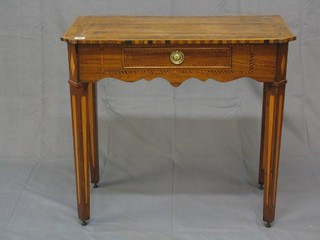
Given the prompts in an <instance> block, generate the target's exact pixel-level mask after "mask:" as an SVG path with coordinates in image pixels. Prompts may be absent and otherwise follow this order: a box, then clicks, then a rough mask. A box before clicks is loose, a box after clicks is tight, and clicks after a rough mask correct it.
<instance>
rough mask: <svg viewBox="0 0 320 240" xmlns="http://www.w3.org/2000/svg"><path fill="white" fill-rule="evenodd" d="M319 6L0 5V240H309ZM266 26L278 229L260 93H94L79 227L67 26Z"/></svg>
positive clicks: (314, 194) (300, 2) (318, 176)
mask: <svg viewBox="0 0 320 240" xmlns="http://www.w3.org/2000/svg"><path fill="white" fill-rule="evenodd" d="M319 12H320V1H319V0H313V1H312V0H269V1H264V0H259V1H249V0H247V1H246V0H238V1H231V0H220V1H218V0H215V1H212V0H211V1H210V0H185V1H183V0H127V1H125V0H106V1H102V0H86V1H85V0H55V1H52V0H42V1H41V0H20V1H19V0H10V1H9V0H0V216H1V217H0V239H1V240H7V239H10V240H11V239H33V240H35V239H121V240H122V239H139V240H141V239H166V240H167V239H179V240H180V239H190V240H191V239H192V240H193V239H199V240H200V239H273V240H274V239H304V240H305V239H319V237H320V230H319V229H320V204H319V199H320V185H319V182H320V159H319V156H320V148H319V141H320V104H319V101H320V97H319V92H320V81H319V73H320V72H319V64H320V27H319V23H320V14H319ZM226 14H278V15H281V16H283V17H284V19H285V20H286V21H287V23H288V24H289V25H290V27H291V29H292V30H293V32H294V33H295V34H296V35H297V40H296V41H295V42H292V43H290V47H289V62H288V74H287V75H288V84H287V95H286V102H285V117H284V126H283V139H282V151H281V161H280V178H279V189H278V205H277V212H276V222H275V224H274V226H273V227H272V228H271V229H266V228H265V227H264V226H263V223H262V192H261V191H259V190H258V189H257V173H258V162H259V142H260V115H261V93H262V92H261V85H260V84H258V83H256V82H255V81H252V80H250V79H241V80H238V81H234V82H229V83H225V84H222V83H218V82H215V81H213V80H209V81H207V82H205V83H203V82H201V81H198V80H196V79H190V80H188V81H186V82H184V83H183V84H182V85H181V86H180V87H178V88H173V87H172V86H171V85H170V84H169V83H168V82H167V81H165V80H163V79H155V80H153V81H150V82H147V81H145V80H141V81H139V82H136V83H124V82H121V81H118V80H115V79H107V80H103V81H100V82H99V86H98V87H99V90H98V92H99V99H98V101H99V102H98V103H99V139H100V165H101V170H100V172H101V184H100V185H101V187H100V188H98V189H95V190H92V191H91V192H92V208H91V209H92V210H91V212H92V220H91V221H90V224H89V225H88V226H86V227H82V226H81V225H79V222H78V220H77V213H76V199H75V180H74V167H73V150H72V135H71V120H70V118H71V116H70V103H69V88H68V84H67V79H68V70H67V52H66V44H65V43H63V42H60V40H59V38H60V37H61V36H62V35H63V33H64V32H65V31H66V30H67V28H68V27H69V26H70V24H71V23H72V21H73V20H74V19H75V18H76V16H78V15H187V16H189V15H226Z"/></svg>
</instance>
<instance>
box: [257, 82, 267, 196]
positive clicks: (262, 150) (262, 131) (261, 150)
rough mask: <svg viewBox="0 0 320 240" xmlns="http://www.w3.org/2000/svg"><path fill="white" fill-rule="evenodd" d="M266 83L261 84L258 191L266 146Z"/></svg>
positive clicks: (261, 181) (262, 178) (260, 185)
mask: <svg viewBox="0 0 320 240" xmlns="http://www.w3.org/2000/svg"><path fill="white" fill-rule="evenodd" d="M266 89H267V86H266V83H264V84H263V100H262V121H261V142H260V164H259V180H258V183H259V189H261V190H262V189H263V184H264V183H263V181H264V168H263V166H264V164H263V159H265V156H264V154H265V153H266V149H265V148H266V146H265V141H264V138H265V128H266V126H265V125H266V121H265V117H266V110H268V109H267V108H266Z"/></svg>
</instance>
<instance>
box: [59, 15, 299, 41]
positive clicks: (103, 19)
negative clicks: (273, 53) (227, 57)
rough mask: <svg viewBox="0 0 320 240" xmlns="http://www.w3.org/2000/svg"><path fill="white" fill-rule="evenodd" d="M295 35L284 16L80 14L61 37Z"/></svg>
mask: <svg viewBox="0 0 320 240" xmlns="http://www.w3.org/2000/svg"><path fill="white" fill-rule="evenodd" d="M295 38H296V37H295V36H294V35H293V34H292V32H291V31H290V29H289V28H288V26H287V25H286V23H285V22H284V20H283V19H282V18H281V17H280V16H209V17H204V16H203V17H201V16H200V17H194V16H190V17H189V16H188V17H180V16H173V17H172V16H80V17H78V18H77V19H76V20H75V21H74V23H73V24H72V26H71V27H70V28H69V30H68V31H67V32H66V33H65V35H64V36H63V37H62V38H61V40H62V41H66V42H69V43H73V44H102V43H104V44H237V43H241V44H243V43H256V44H263V43H287V42H289V41H292V40H295Z"/></svg>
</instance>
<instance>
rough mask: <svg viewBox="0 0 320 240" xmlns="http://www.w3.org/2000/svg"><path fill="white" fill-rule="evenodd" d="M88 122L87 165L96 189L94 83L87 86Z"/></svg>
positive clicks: (96, 156)
mask: <svg viewBox="0 0 320 240" xmlns="http://www.w3.org/2000/svg"><path fill="white" fill-rule="evenodd" d="M88 121H89V163H90V170H91V171H90V172H91V183H93V184H94V187H95V188H96V187H98V183H99V178H100V177H99V155H98V154H99V151H98V129H97V128H98V124H97V89H96V83H89V84H88Z"/></svg>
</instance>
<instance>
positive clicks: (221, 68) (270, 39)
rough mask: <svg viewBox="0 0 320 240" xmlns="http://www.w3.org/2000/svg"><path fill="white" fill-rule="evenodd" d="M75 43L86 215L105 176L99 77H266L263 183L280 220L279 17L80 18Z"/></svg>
mask: <svg viewBox="0 0 320 240" xmlns="http://www.w3.org/2000/svg"><path fill="white" fill-rule="evenodd" d="M61 40H63V41H65V42H67V43H68V56H69V72H70V78H69V83H70V90H71V91H70V94H71V108H72V110H71V112H72V124H73V139H74V157H75V173H76V188H77V203H78V215H79V218H80V219H81V220H82V223H83V225H85V224H86V221H87V220H89V218H90V188H89V187H90V186H89V182H90V179H89V169H90V173H91V174H90V175H91V182H92V183H93V184H94V186H95V187H97V186H98V182H99V161H98V140H97V139H98V138H97V107H96V82H97V81H99V80H100V79H103V78H107V77H113V78H117V79H120V80H122V81H126V82H134V81H137V80H139V79H141V78H144V79H148V80H151V79H153V78H155V77H163V78H165V79H167V80H168V81H169V82H170V84H171V85H172V86H179V85H180V84H181V83H182V82H183V81H185V80H186V79H188V78H191V77H195V78H198V79H200V80H202V81H206V80H207V79H208V78H212V79H215V80H217V81H220V82H226V81H231V80H235V79H237V78H240V77H250V78H253V79H255V80H256V81H259V82H262V83H263V107H262V128H261V149H260V153H261V154H260V167H259V184H260V188H261V189H263V186H264V201H263V220H264V221H265V222H266V223H267V224H266V226H267V227H270V226H271V225H270V223H271V222H273V221H274V216H275V206H276V193H277V176H278V168H279V152H280V141H281V128H282V118H283V105H284V95H285V85H286V82H287V80H286V66H287V52H288V42H289V41H292V40H295V36H294V35H293V34H292V33H291V31H290V30H289V28H288V27H287V25H286V24H285V23H284V21H283V19H282V18H281V17H279V16H216V17H116V16H113V17H111V16H104V17H102V16H101V17H99V16H82V17H78V18H77V19H76V20H75V22H74V23H73V25H72V26H71V27H70V28H69V30H68V31H67V32H66V34H65V35H64V36H63V37H62V38H61Z"/></svg>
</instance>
